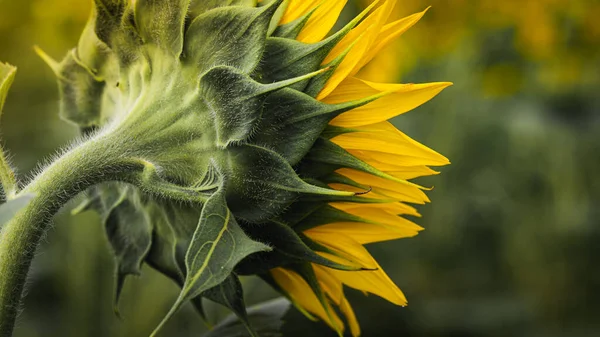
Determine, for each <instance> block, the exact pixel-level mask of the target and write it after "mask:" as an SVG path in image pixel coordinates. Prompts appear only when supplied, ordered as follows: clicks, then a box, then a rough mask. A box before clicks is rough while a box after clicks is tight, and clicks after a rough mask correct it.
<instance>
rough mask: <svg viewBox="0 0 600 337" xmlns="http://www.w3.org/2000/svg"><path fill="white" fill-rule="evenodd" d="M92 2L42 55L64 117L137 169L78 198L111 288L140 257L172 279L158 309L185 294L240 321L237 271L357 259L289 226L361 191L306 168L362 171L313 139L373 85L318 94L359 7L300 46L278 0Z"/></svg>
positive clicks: (297, 25) (134, 269) (133, 270)
mask: <svg viewBox="0 0 600 337" xmlns="http://www.w3.org/2000/svg"><path fill="white" fill-rule="evenodd" d="M94 4H95V6H94V9H93V13H92V15H91V18H90V20H89V22H88V24H87V26H86V28H85V30H84V32H83V34H82V36H81V39H80V41H79V44H78V46H77V48H75V49H73V50H72V51H70V52H69V53H68V54H67V56H66V57H65V58H64V59H63V60H62V61H61V62H55V61H53V60H51V59H50V58H49V57H48V56H47V55H45V54H43V53H42V52H40V53H41V55H42V57H43V58H45V59H46V61H47V62H48V63H49V65H50V66H51V67H52V69H53V70H54V72H55V73H56V75H57V77H58V83H59V89H60V94H61V106H60V114H61V116H62V117H63V118H64V119H66V120H68V121H70V122H72V123H74V124H76V125H78V126H79V127H80V129H81V131H82V133H84V134H85V135H86V136H87V137H88V138H89V140H88V142H93V141H97V142H99V143H101V144H103V145H102V146H104V147H107V149H106V152H107V153H109V152H110V153H113V154H116V155H117V156H118V157H119V158H123V159H124V160H125V161H127V162H128V163H129V165H132V167H135V168H140V169H139V170H137V169H132V170H131V173H130V174H128V175H126V176H125V177H120V178H119V179H118V180H122V182H114V183H103V184H100V185H98V186H96V187H94V188H93V189H92V190H91V191H89V193H88V198H87V201H86V202H85V203H84V204H83V205H81V207H79V208H78V209H77V210H76V212H78V211H82V210H87V209H95V210H97V211H99V212H100V213H101V215H102V219H103V222H104V224H105V226H106V232H107V234H108V239H109V241H110V243H111V245H112V248H113V251H114V254H115V257H116V261H117V289H116V294H117V296H116V298H117V300H118V295H119V293H120V291H121V288H122V286H123V282H124V281H125V277H126V276H127V275H130V274H138V273H139V272H140V267H141V264H142V263H144V262H145V263H148V264H149V265H151V266H152V267H154V268H156V269H157V270H159V271H161V272H162V273H164V274H165V275H167V276H169V277H170V278H172V279H173V280H175V281H176V282H177V283H178V284H179V285H181V286H182V288H183V291H182V293H181V296H180V298H179V300H178V302H177V303H176V305H175V306H174V307H173V310H172V312H171V313H170V314H172V313H173V312H174V311H175V310H176V309H177V308H178V307H179V305H180V304H181V303H182V301H185V300H192V301H193V302H194V303H195V304H196V305H197V308H198V309H199V310H202V308H201V304H200V303H201V301H200V298H202V297H206V298H209V299H212V300H214V301H216V302H219V303H222V304H224V305H226V306H228V307H230V308H231V309H232V310H233V311H234V312H235V313H236V314H237V315H238V316H239V317H240V318H242V320H243V321H246V320H245V317H246V313H245V308H244V304H243V300H242V296H241V295H240V294H241V291H242V290H241V286H240V283H239V281H238V278H237V275H238V274H257V273H264V272H266V271H268V269H269V268H275V267H278V266H282V265H293V264H297V265H298V270H299V271H302V270H304V269H303V263H306V262H313V263H318V264H321V265H326V266H328V267H331V268H336V269H342V270H357V269H360V266H358V265H340V264H338V263H335V262H332V261H329V260H327V259H325V258H323V257H321V256H320V255H318V254H316V253H315V250H317V251H328V250H327V249H326V248H324V247H320V246H319V245H317V244H316V243H314V242H311V241H310V240H309V239H308V238H306V237H303V236H301V235H299V234H298V233H297V231H295V230H293V229H291V227H290V226H292V225H293V224H294V218H295V217H297V220H300V219H302V218H303V214H304V213H303V212H306V214H309V213H311V212H314V211H315V207H317V208H318V207H321V206H322V204H323V201H328V200H329V201H334V200H340V201H344V200H352V201H357V200H358V199H357V198H356V197H354V193H352V192H341V191H335V190H331V189H329V188H327V187H326V185H325V184H324V183H322V182H320V181H318V180H317V179H315V178H318V177H319V176H322V175H323V174H329V173H331V172H332V171H333V170H335V169H336V168H338V167H341V166H345V167H356V166H360V168H361V169H366V170H368V167H367V166H366V165H364V163H362V162H360V161H358V160H356V159H355V158H353V157H352V156H350V155H348V154H347V153H346V152H345V151H344V150H342V149H341V148H338V147H337V146H336V145H334V144H333V143H331V142H329V140H327V139H326V137H324V136H326V135H327V132H329V133H336V132H337V133H343V132H346V130H343V129H341V130H340V129H334V128H331V127H330V128H329V129H327V130H328V131H327V132H325V131H326V128H328V126H327V125H328V123H329V121H330V120H331V119H332V118H334V117H335V116H337V115H339V114H340V113H342V112H345V111H348V110H350V109H353V108H356V107H357V106H361V105H364V104H366V103H368V102H371V101H372V100H374V99H376V98H377V97H371V98H367V99H363V100H360V101H356V102H350V103H345V104H333V105H330V104H324V103H321V102H319V101H317V100H316V99H315V98H314V96H315V95H316V94H317V93H318V92H319V91H320V89H321V88H322V87H323V85H324V83H325V82H326V80H327V79H328V78H329V76H331V73H332V72H333V69H335V67H336V66H337V65H338V64H339V62H340V60H341V59H337V60H334V61H333V62H331V64H329V65H327V66H326V67H325V68H322V67H321V63H322V61H323V59H324V58H325V56H326V55H327V54H328V53H329V51H330V50H331V49H332V48H333V46H334V45H335V44H336V43H337V42H338V41H339V40H340V39H341V38H342V37H343V36H344V34H346V33H347V32H348V31H349V29H350V28H352V27H353V26H354V25H356V23H357V22H358V21H359V20H360V18H357V19H356V20H354V21H353V22H352V23H350V24H349V25H348V26H347V27H346V28H344V29H342V30H341V31H340V32H338V33H336V34H335V35H333V36H331V37H330V38H328V39H326V40H324V41H322V42H319V43H316V44H304V43H301V42H298V41H296V40H294V38H295V36H296V34H298V32H299V31H300V29H301V28H302V26H303V25H304V23H305V22H306V19H307V18H308V16H309V15H310V14H308V15H307V16H305V17H304V18H302V19H299V20H296V21H294V22H292V23H289V24H286V25H283V26H280V27H277V24H276V23H277V22H278V15H280V13H281V10H282V9H284V7H283V6H285V3H284V2H283V1H282V0H276V1H271V2H264V3H263V4H262V5H259V4H256V2H255V1H244V0H239V1H201V0H198V1H192V2H191V3H190V1H189V0H165V1H159V0H137V1H128V0H95V1H94ZM334 154H335V156H336V158H337V159H336V160H337V161H334V162H332V161H331V160H332V158H333V157H332V155H334ZM345 155H346V156H345ZM99 160H101V158H100V159H99ZM361 165H362V166H361ZM376 173H377V172H376ZM377 174H378V173H377ZM123 182H125V183H128V184H124V183H123ZM365 189H366V188H365ZM315 201H318V202H315ZM360 202H367V201H365V200H364V199H361V200H360ZM284 211H285V212H284ZM322 211H323V212H326V210H322ZM330 213H331V214H330V215H331V216H332V217H335V216H338V215H340V214H337V213H335V211H334V210H330ZM338 213H342V212H339V211H338ZM296 222H297V221H296ZM303 274H306V273H303ZM265 277H266V276H265ZM307 278H308V279H310V275H308V276H307Z"/></svg>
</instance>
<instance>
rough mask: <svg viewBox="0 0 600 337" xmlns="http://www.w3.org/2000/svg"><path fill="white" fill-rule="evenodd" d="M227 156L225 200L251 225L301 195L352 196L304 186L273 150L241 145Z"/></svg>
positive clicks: (264, 219)
mask: <svg viewBox="0 0 600 337" xmlns="http://www.w3.org/2000/svg"><path fill="white" fill-rule="evenodd" d="M228 153H229V162H230V170H231V172H229V176H228V178H229V179H230V180H229V181H228V184H229V185H228V189H227V193H228V194H227V200H228V203H229V205H231V207H232V211H233V212H234V213H235V215H236V216H237V217H239V218H241V219H244V220H246V221H248V222H250V223H262V222H264V221H267V220H269V219H271V218H272V217H274V216H276V215H278V214H280V213H281V212H282V211H283V210H284V209H285V208H286V207H288V206H289V205H290V204H291V203H292V202H293V201H294V200H296V199H297V198H298V196H299V195H301V194H315V195H336V196H349V195H354V193H351V192H340V191H335V190H331V189H327V188H322V187H317V186H313V185H310V184H308V183H306V182H305V181H304V180H302V179H300V177H298V175H297V174H296V172H295V171H294V169H293V168H292V167H291V166H290V165H289V164H288V163H287V161H286V160H285V159H284V158H283V157H281V156H280V155H279V154H277V153H276V152H275V151H272V150H268V149H266V148H263V147H260V146H256V145H251V144H243V145H237V146H231V147H230V148H228Z"/></svg>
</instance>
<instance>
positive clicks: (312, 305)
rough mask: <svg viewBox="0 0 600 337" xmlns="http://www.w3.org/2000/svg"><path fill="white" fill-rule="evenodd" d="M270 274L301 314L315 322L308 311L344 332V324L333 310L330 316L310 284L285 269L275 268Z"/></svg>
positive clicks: (330, 309)
mask: <svg viewBox="0 0 600 337" xmlns="http://www.w3.org/2000/svg"><path fill="white" fill-rule="evenodd" d="M270 272H271V276H273V279H274V280H275V282H277V284H278V285H279V286H280V287H281V289H283V290H284V291H285V292H286V293H287V294H288V296H289V297H290V299H291V301H292V303H293V304H294V305H295V306H296V307H297V308H298V310H300V312H302V313H303V314H305V315H306V316H307V317H308V318H309V319H312V320H314V317H312V316H311V315H310V314H308V315H307V313H306V311H308V312H309V313H311V314H314V315H316V316H317V317H319V318H321V319H322V320H323V321H324V322H325V323H327V325H329V326H330V327H331V328H332V329H334V330H336V331H338V332H343V329H344V323H343V322H342V320H341V319H340V318H339V317H338V316H337V315H336V314H335V312H334V311H333V310H332V308H328V309H329V315H328V313H327V311H326V309H325V308H323V305H322V304H321V302H320V301H319V299H318V298H317V295H315V293H314V292H313V291H312V289H311V288H310V286H309V285H308V283H307V282H306V281H305V280H304V279H303V278H302V277H301V276H300V275H298V274H297V273H296V272H294V271H291V270H288V269H284V268H274V269H271V271H270Z"/></svg>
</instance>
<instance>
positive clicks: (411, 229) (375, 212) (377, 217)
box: [316, 208, 423, 236]
mask: <svg viewBox="0 0 600 337" xmlns="http://www.w3.org/2000/svg"><path fill="white" fill-rule="evenodd" d="M347 212H348V213H349V214H352V215H355V216H357V217H360V218H362V219H365V220H367V221H366V222H369V223H373V224H380V225H382V226H386V227H388V228H392V229H395V230H398V231H400V232H403V233H406V234H407V235H410V236H414V235H416V233H417V232H419V231H421V230H423V228H422V227H421V226H419V225H417V224H415V223H414V222H412V221H410V220H408V219H405V218H403V217H400V216H398V215H396V214H392V213H388V212H386V211H384V210H382V209H380V208H355V209H349V210H348V211H347ZM320 228H321V226H319V227H316V229H320Z"/></svg>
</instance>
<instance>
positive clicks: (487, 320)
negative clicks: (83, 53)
mask: <svg viewBox="0 0 600 337" xmlns="http://www.w3.org/2000/svg"><path fill="white" fill-rule="evenodd" d="M89 2H90V1H82V0H29V1H9V0H0V60H3V61H6V62H9V63H11V64H14V65H16V66H18V67H19V70H18V74H17V78H16V81H15V84H14V86H13V89H12V90H11V92H10V94H9V97H8V101H7V105H6V107H5V112H4V115H3V116H2V141H3V142H4V143H5V144H6V147H7V148H8V149H9V150H10V152H11V154H12V159H13V163H14V164H15V165H16V166H17V167H18V168H19V171H20V173H21V174H22V175H27V174H30V173H31V172H32V171H35V168H36V165H37V163H39V162H42V161H43V160H44V159H47V158H49V156H51V154H52V153H54V152H55V151H56V150H57V149H59V148H61V147H62V146H65V145H67V144H68V143H69V141H70V140H72V139H73V137H75V136H76V130H75V128H74V127H72V126H71V125H68V124H67V123H65V122H63V121H61V120H59V119H58V117H57V113H56V111H57V108H58V94H57V89H56V84H55V79H54V75H53V74H52V72H51V71H50V70H49V69H48V68H47V67H46V66H45V65H44V64H43V62H42V61H41V60H40V59H39V58H38V57H37V56H36V55H35V54H34V52H33V50H32V46H33V45H36V44H37V45H39V46H41V47H42V48H43V49H44V50H45V51H46V52H47V53H48V54H50V55H52V56H54V57H56V58H61V57H62V56H63V55H64V54H65V53H66V52H67V50H68V49H70V48H72V47H73V46H75V44H76V41H77V39H78V36H79V33H80V32H81V29H82V28H83V25H84V23H85V20H86V19H87V16H88V11H89V8H90V3H89ZM368 2H369V1H368V0H354V2H352V1H351V4H350V5H349V6H348V8H347V10H346V11H345V12H344V15H343V20H347V19H348V18H349V17H351V16H353V15H354V14H356V12H357V11H359V10H360V9H361V8H364V7H365V6H366V5H367V4H368ZM429 5H432V6H433V7H432V8H431V9H430V11H429V12H428V13H427V14H426V15H425V17H424V18H423V19H422V20H421V21H420V22H419V23H418V24H417V25H416V26H415V27H413V28H412V29H411V30H409V31H408V32H407V33H405V34H404V36H403V37H401V39H400V40H399V41H398V42H397V43H396V44H394V45H393V46H390V47H389V48H388V49H387V50H385V54H384V55H381V56H380V57H379V58H377V59H376V60H374V61H373V62H372V63H371V64H370V65H369V66H368V68H367V69H365V70H364V71H363V74H362V76H363V77H364V78H367V79H371V80H376V81H384V82H389V81H399V80H400V81H402V82H430V81H452V82H454V84H455V85H454V86H453V87H451V88H449V89H446V90H445V91H444V92H443V93H442V94H440V95H439V96H438V97H437V98H435V99H434V100H433V101H431V102H429V103H427V104H425V105H424V106H422V107H420V108H418V109H416V110H415V111H413V112H410V113H408V114H406V115H403V116H400V117H398V118H397V119H396V120H395V121H394V122H395V123H396V125H397V126H398V127H399V128H400V129H402V130H403V131H405V132H406V133H407V134H409V135H411V136H412V137H414V138H415V139H417V140H419V141H421V142H423V143H424V144H426V145H428V146H430V147H432V148H433V149H436V150H438V151H439V152H441V153H443V154H444V155H446V156H447V157H449V158H450V159H451V161H452V162H453V164H452V165H451V166H449V167H444V168H443V169H442V174H441V175H439V176H435V177H429V178H426V179H421V180H419V182H420V183H422V184H425V185H430V186H431V185H435V189H434V190H433V191H432V192H430V194H429V195H430V197H431V199H432V204H430V205H426V206H425V207H421V208H420V211H421V213H422V214H423V218H422V219H419V220H418V222H419V223H420V224H421V225H423V226H424V227H426V228H427V230H426V231H424V232H422V233H421V234H420V235H419V236H417V237H416V238H413V239H408V240H401V241H396V242H388V243H383V244H376V245H372V246H370V247H369V249H370V251H371V252H372V253H373V254H374V255H375V257H376V258H378V260H379V261H380V262H381V265H382V266H383V267H384V268H385V270H386V271H387V272H388V273H389V274H390V276H391V278H392V279H394V280H395V281H396V283H397V284H398V285H399V286H400V287H401V288H402V289H403V290H404V292H405V293H406V295H407V297H408V299H409V303H410V305H409V306H408V307H407V308H398V307H394V306H393V305H390V304H389V303H387V302H385V301H384V300H381V299H379V298H377V297H375V296H369V297H365V296H363V295H362V294H361V293H358V292H353V291H348V292H349V295H350V297H351V302H352V303H353V305H354V307H355V308H356V311H357V314H358V318H359V320H360V322H361V324H362V326H363V331H364V333H363V335H364V336H448V337H458V336H465V337H467V336H597V334H598V332H597V331H600V320H598V317H600V288H599V286H600V268H598V258H599V257H600V245H599V244H598V242H599V241H600V226H599V225H600V224H599V220H598V219H600V179H598V178H597V176H596V175H597V174H599V172H600V95H599V92H600V24H599V23H598V22H597V20H598V18H599V17H600V1H596V0H570V1H568V0H520V1H517V0H505V1H496V0H452V1H448V0H410V1H399V5H398V7H397V8H396V12H395V14H394V15H395V16H397V17H398V18H400V17H402V16H406V15H409V14H412V13H415V12H418V11H421V10H423V9H425V8H426V7H427V6H429ZM113 268H114V265H113V262H112V258H111V256H110V253H109V250H108V245H107V243H106V240H105V239H104V233H103V230H102V228H101V227H100V225H99V219H98V216H96V215H95V214H92V213H85V214H81V215H78V216H75V217H72V216H70V215H69V214H68V211H64V212H63V213H61V214H60V215H59V216H58V218H57V221H56V223H55V226H54V228H53V230H52V231H51V232H49V234H48V235H47V237H46V238H45V239H44V242H43V244H42V246H41V248H40V250H39V252H38V256H37V257H36V259H35V261H34V267H33V269H32V273H31V278H30V285H29V294H28V296H27V299H26V303H25V308H26V309H25V310H24V312H23V314H22V315H21V317H20V319H19V323H18V328H17V330H16V333H15V336H16V337H36V336H64V337H71V336H73V337H75V336H98V337H100V336H116V337H119V336H147V335H148V333H149V332H150V331H151V330H152V328H153V327H154V326H155V325H156V323H157V322H159V320H160V319H161V318H162V316H163V315H164V314H165V313H166V311H167V310H168V308H169V307H170V305H171V304H172V302H173V301H174V300H175V296H176V294H177V292H178V289H177V287H176V286H175V285H174V284H172V283H171V282H170V281H168V280H166V279H165V278H164V277H162V276H161V275H159V274H158V273H156V272H154V271H153V270H151V269H149V268H146V269H145V270H144V273H143V274H142V276H140V277H139V278H131V279H129V280H128V282H127V284H126V287H125V289H124V296H123V298H122V301H121V315H122V318H121V319H119V318H117V317H116V316H115V315H114V314H113V310H112V297H113V279H112V277H113ZM244 282H245V283H246V288H245V289H246V295H247V297H248V301H249V302H250V303H256V302H259V301H262V300H266V299H269V298H272V297H274V296H275V294H274V293H273V292H272V291H271V290H270V289H269V288H268V287H266V286H265V285H264V284H262V283H260V282H257V281H256V280H254V279H252V278H250V279H245V280H244ZM226 314H227V313H226V312H224V311H223V310H221V309H218V308H216V307H212V306H211V307H210V309H209V316H210V317H211V318H212V319H213V320H216V319H218V318H220V317H223V315H226ZM205 329H206V328H205V326H204V324H203V323H202V322H201V320H200V319H199V317H198V316H197V314H196V313H195V312H194V311H193V310H192V309H191V308H185V310H182V311H181V312H180V313H179V314H178V315H177V317H176V318H175V319H174V320H173V321H172V322H171V323H170V324H169V326H168V327H167V329H166V330H165V333H164V334H163V335H164V336H200V335H201V333H202V331H205ZM284 331H285V336H335V334H334V333H332V332H331V331H329V330H328V329H327V328H324V326H323V325H322V324H319V323H310V322H309V321H308V320H306V319H304V318H303V317H302V316H300V315H299V314H298V313H296V312H291V313H289V314H288V315H287V323H286V325H285V326H284Z"/></svg>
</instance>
